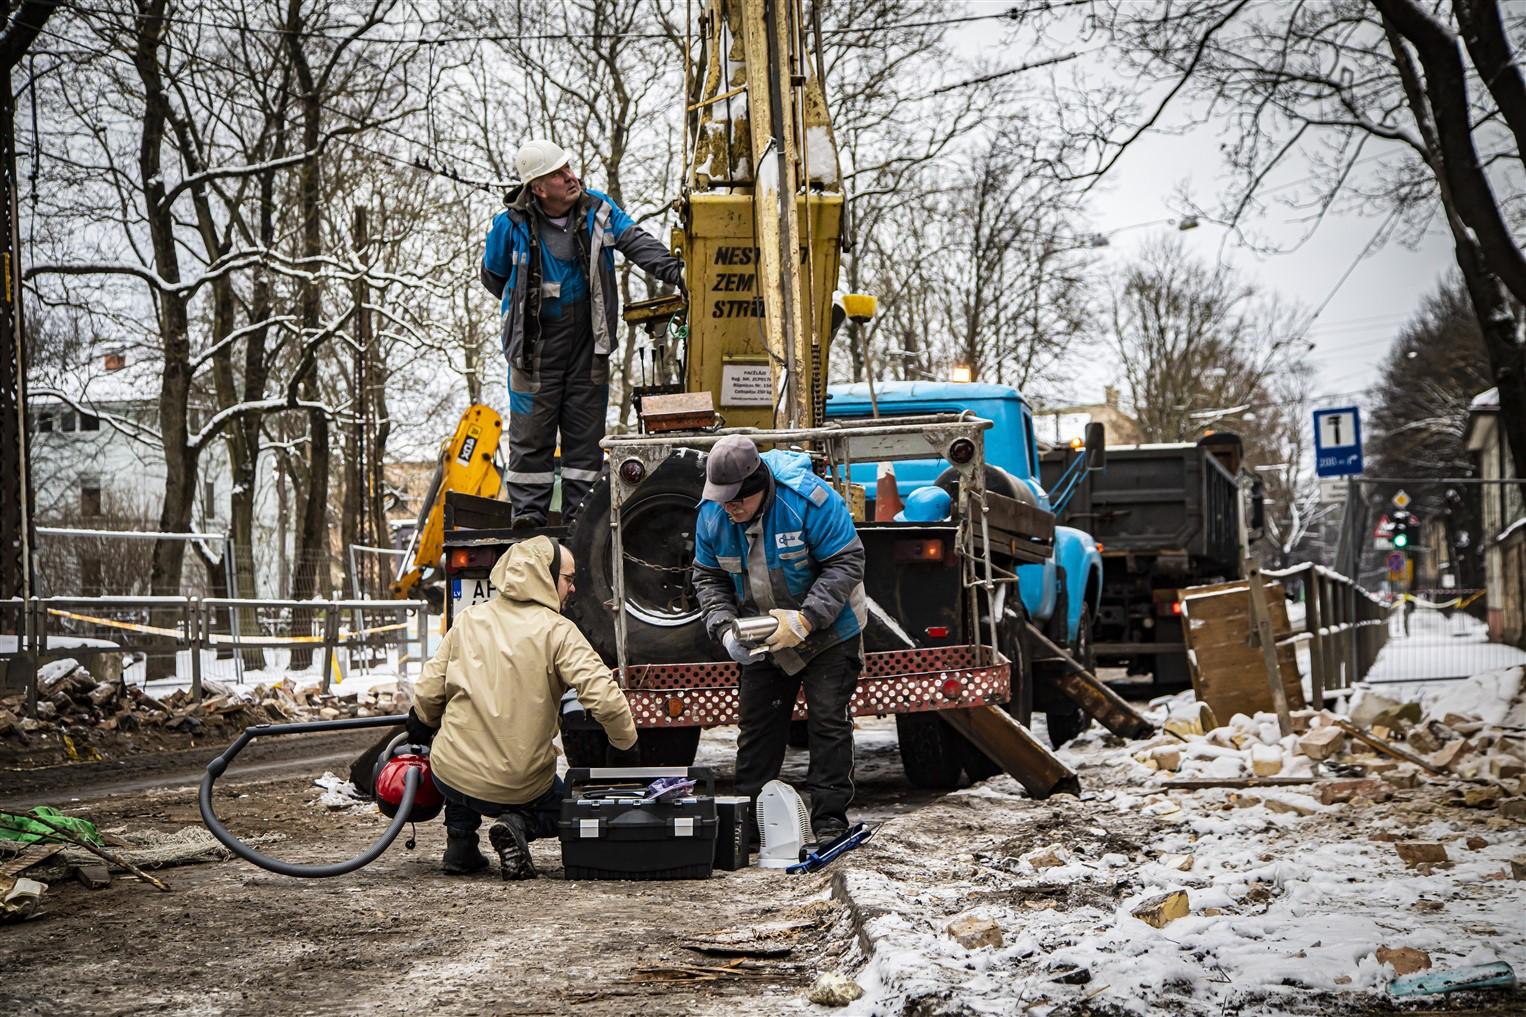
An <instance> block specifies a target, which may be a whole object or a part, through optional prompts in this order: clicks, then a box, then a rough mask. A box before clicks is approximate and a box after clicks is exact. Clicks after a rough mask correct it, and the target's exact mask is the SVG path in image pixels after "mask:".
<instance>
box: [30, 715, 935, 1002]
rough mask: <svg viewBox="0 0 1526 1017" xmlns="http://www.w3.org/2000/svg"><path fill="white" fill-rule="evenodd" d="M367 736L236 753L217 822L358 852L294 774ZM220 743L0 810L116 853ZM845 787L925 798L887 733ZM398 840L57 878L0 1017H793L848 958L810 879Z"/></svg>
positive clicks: (365, 813) (882, 728)
mask: <svg viewBox="0 0 1526 1017" xmlns="http://www.w3.org/2000/svg"><path fill="white" fill-rule="evenodd" d="M371 737H374V736H372V735H369V734H367V733H365V732H362V733H360V734H359V735H347V736H342V737H341V738H334V737H331V736H330V737H323V738H318V737H312V736H307V737H303V736H297V737H295V738H292V739H289V740H288V739H281V740H279V741H278V740H275V739H272V740H270V741H269V742H268V744H267V745H261V744H260V743H258V742H257V743H256V744H255V746H254V747H251V748H250V749H249V750H248V751H246V752H245V753H244V754H242V755H241V756H240V757H239V760H238V761H237V763H236V765H235V767H234V768H233V769H232V770H230V772H229V774H228V775H227V776H225V777H224V778H223V779H222V780H220V781H219V782H218V786H217V789H218V796H217V809H218V814H219V816H220V817H221V818H222V819H223V821H224V822H225V823H226V824H227V825H228V826H229V828H230V829H232V830H234V831H235V832H236V833H238V834H239V835H240V836H242V837H244V838H246V839H251V840H255V839H259V838H265V839H264V840H260V842H259V846H260V849H261V850H263V851H265V852H266V853H269V854H272V855H275V856H277V857H281V858H284V859H288V860H293V861H302V862H317V861H326V860H333V859H336V858H339V857H342V856H345V855H350V854H355V853H357V852H359V851H360V850H361V849H362V848H363V847H364V846H365V845H367V844H369V843H370V841H371V840H372V839H374V838H375V837H376V836H377V835H378V834H379V833H380V831H381V830H382V829H383V827H384V820H383V819H382V818H381V817H380V815H378V814H376V813H375V812H374V810H371V809H368V808H367V809H353V810H346V811H336V812H331V811H328V810H326V809H324V808H322V807H320V806H318V805H316V804H313V803H314V800H315V799H316V798H317V797H318V795H319V794H320V789H319V788H317V787H315V786H313V784H312V778H314V777H316V776H318V775H320V774H321V773H322V772H323V771H324V770H330V771H333V772H335V773H340V774H342V773H343V772H344V770H345V769H346V768H347V765H348V761H349V759H350V758H352V756H353V754H354V752H355V751H358V749H359V748H360V747H363V746H364V745H365V744H366V743H367V742H368V741H369V740H370V738H371ZM734 738H735V732H734V731H726V730H721V731H715V732H709V733H707V735H706V737H705V740H704V741H703V742H702V743H701V750H700V758H699V760H698V761H697V762H698V763H699V764H700V765H712V766H715V767H716V770H717V772H718V775H719V777H720V779H721V781H722V782H723V783H725V784H727V785H729V782H730V777H731V764H732V760H733V758H734V753H735V742H734ZM280 741H285V742H286V745H285V746H284V747H282V746H281V745H280V744H279V742H280ZM221 748H222V746H221V745H209V746H207V747H206V748H205V750H200V751H193V752H189V753H174V754H166V755H165V756H164V757H140V758H138V759H132V760H126V761H123V762H122V763H113V764H96V765H93V766H89V767H86V766H73V767H56V768H51V769H50V770H45V771H34V772H32V773H29V774H25V775H18V774H14V773H12V774H7V775H6V778H7V780H6V784H5V788H4V791H3V798H4V800H5V801H7V802H9V803H11V804H14V805H32V804H39V803H41V804H53V805H57V806H59V807H61V808H63V809H64V810H65V811H67V812H69V813H71V814H75V815H83V816H87V817H89V818H91V819H92V820H94V821H95V822H96V823H97V824H98V825H99V826H100V827H101V828H103V829H105V830H112V831H115V832H117V833H118V834H119V835H120V836H123V837H125V838H127V839H128V840H133V839H134V838H135V837H136V838H139V839H140V840H141V839H144V838H150V837H151V836H152V834H153V832H155V831H160V832H170V831H175V830H180V829H185V828H187V827H197V826H199V824H200V819H199V815H198V812H197V806H196V787H195V785H196V783H197V782H198V781H199V780H200V777H201V772H202V768H203V767H204V765H205V762H206V760H207V759H208V758H210V757H211V756H212V755H214V754H216V753H217V752H218V751H220V750H221ZM256 749H260V750H263V751H261V752H259V753H258V754H257V753H256ZM806 763H807V758H806V754H805V753H804V752H803V751H799V750H791V752H790V754H789V758H788V759H787V761H786V768H785V773H784V779H786V780H789V781H791V782H792V783H795V784H797V785H803V784H804V780H805V767H806ZM17 776H24V778H25V784H24V785H19V782H15V781H13V780H12V779H11V778H14V777H17ZM855 778H856V781H857V786H858V795H857V800H856V803H855V810H854V811H855V815H857V816H861V817H863V818H868V819H883V818H886V817H889V816H892V815H900V814H904V813H906V812H908V811H911V810H914V809H916V808H917V807H918V806H919V805H922V804H925V803H927V802H929V801H932V800H934V799H935V798H937V797H938V795H937V794H936V793H933V792H915V791H912V792H908V790H907V789H906V788H905V787H904V786H903V784H904V782H903V778H902V777H901V774H900V765H899V760H898V758H897V757H896V750H895V734H894V724H893V722H881V721H868V722H866V723H865V724H864V725H863V727H862V728H861V730H860V731H859V737H858V765H857V767H856V771H855ZM417 835H418V846H417V849H416V850H413V851H408V850H405V849H404V847H403V844H402V841H403V840H404V839H406V838H405V837H402V838H399V840H398V842H397V843H395V844H394V845H393V846H392V848H391V849H390V850H389V851H388V852H387V853H386V854H385V855H383V856H382V858H381V859H380V860H378V861H377V862H376V863H374V864H372V865H371V866H369V867H367V868H366V869H363V870H361V871H360V872H358V873H354V874H351V875H348V876H343V877H338V878H335V879H325V880H296V879H288V878H285V877H281V876H276V875H273V874H271V873H267V872H264V871H263V870H261V869H258V868H255V867H254V866H251V865H248V864H245V863H243V862H240V861H228V862H221V863H212V864H199V865H191V866H184V867H177V868H169V869H165V870H163V871H162V872H161V873H160V875H162V876H163V877H164V878H165V879H167V880H168V881H169V882H170V884H171V885H172V887H173V892H171V893H160V892H157V891H154V890H153V889H151V888H150V887H148V886H147V885H146V884H143V883H140V882H138V881H137V880H135V879H132V878H130V877H125V876H118V877H117V878H116V879H115V880H114V882H113V883H112V885H111V886H110V887H109V888H107V889H104V890H96V891H90V890H86V889H84V888H83V887H81V886H78V885H75V884H74V883H72V882H69V881H68V880H67V879H66V878H64V877H65V876H66V874H65V873H63V872H59V873H58V875H57V878H58V881H57V882H54V883H53V884H52V885H51V888H50V890H49V892H48V894H47V897H46V902H45V908H44V910H45V914H44V915H43V916H42V917H40V918H36V919H33V920H31V921H28V922H25V923H22V924H18V925H7V926H3V927H0V970H4V971H5V978H4V979H3V981H0V1010H3V1011H4V1012H6V1013H9V1014H39V1015H41V1014H47V1015H54V1014H64V1013H70V1014H91V1015H94V1014H102V1015H117V1014H123V1015H125V1014H170V1013H174V1014H224V1013H241V1014H243V1013H263V1014H331V1013H332V1014H340V1013H360V1012H367V1013H383V1014H387V1013H405V1012H407V1013H417V1012H421V1011H427V1012H434V1013H443V1014H463V1015H464V1014H482V1015H488V1014H493V1015H500V1014H501V1015H513V1014H588V1015H604V1014H610V1015H614V1014H622V1015H623V1014H631V1013H634V1012H637V1011H641V1010H648V1011H652V1012H660V1013H664V1014H720V1013H730V1012H733V1011H735V1010H736V1009H737V1007H738V1005H745V1006H748V1007H749V1008H751V1009H752V1010H753V1011H754V1012H757V1013H769V1014H775V1013H790V1012H809V1011H810V1010H812V1009H814V1008H813V1007H811V1006H810V1004H808V1003H806V1002H805V1000H804V991H805V989H806V988H807V987H808V986H809V985H810V983H811V981H812V980H813V979H814V978H815V976H816V974H817V973H818V972H820V971H823V970H830V969H834V968H835V967H836V966H837V960H838V958H839V957H840V956H841V955H842V954H843V952H844V951H847V950H851V949H854V945H853V944H854V942H855V941H854V938H853V935H852V932H851V929H850V928H849V926H848V923H847V922H846V920H845V918H844V912H843V910H842V908H841V907H840V905H838V904H836V903H834V902H833V901H831V900H830V894H829V892H828V885H829V880H830V874H827V875H810V876H786V875H784V874H782V873H778V872H771V871H764V870H760V869H757V868H753V869H749V870H745V871H742V872H736V873H720V872H718V873H716V875H715V877H714V878H712V879H710V880H707V881H691V882H671V883H636V882H579V883H568V882H565V881H563V880H562V879H561V878H560V875H561V871H560V865H561V862H560V850H559V847H558V845H557V844H556V842H555V841H537V842H535V843H534V844H533V845H532V853H533V855H534V858H535V863H536V865H537V867H538V868H539V869H540V870H541V873H542V876H543V878H541V879H539V880H536V881H534V882H529V883H503V882H501V881H499V879H498V878H497V876H496V873H495V872H492V871H490V872H489V873H486V874H483V875H479V876H471V877H447V876H444V875H442V874H440V872H439V857H440V853H441V851H442V850H443V848H444V830H443V828H442V827H441V825H440V824H439V822H438V821H436V822H432V823H429V824H426V825H423V826H420V827H418V828H417ZM484 847H486V844H485V840H484ZM33 875H34V876H35V875H37V873H36V871H35V870H34V872H33ZM707 944H708V947H707Z"/></svg>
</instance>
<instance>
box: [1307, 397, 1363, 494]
mask: <svg viewBox="0 0 1526 1017" xmlns="http://www.w3.org/2000/svg"><path fill="white" fill-rule="evenodd" d="M1314 472H1315V474H1317V475H1318V476H1321V477H1350V476H1354V475H1355V474H1358V473H1361V472H1362V417H1361V414H1360V412H1359V411H1358V410H1357V408H1356V407H1355V406H1342V407H1341V408H1339V409H1334V410H1315V411H1314Z"/></svg>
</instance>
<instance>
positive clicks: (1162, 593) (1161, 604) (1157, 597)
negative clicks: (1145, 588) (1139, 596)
mask: <svg viewBox="0 0 1526 1017" xmlns="http://www.w3.org/2000/svg"><path fill="white" fill-rule="evenodd" d="M1180 593H1181V591H1180V590H1156V591H1155V592H1154V593H1153V594H1151V598H1152V599H1153V600H1154V601H1155V613H1156V614H1158V615H1162V616H1165V615H1174V616H1176V617H1178V618H1179V617H1181V613H1182V602H1181V601H1180V600H1178V599H1177V597H1178V595H1179V594H1180Z"/></svg>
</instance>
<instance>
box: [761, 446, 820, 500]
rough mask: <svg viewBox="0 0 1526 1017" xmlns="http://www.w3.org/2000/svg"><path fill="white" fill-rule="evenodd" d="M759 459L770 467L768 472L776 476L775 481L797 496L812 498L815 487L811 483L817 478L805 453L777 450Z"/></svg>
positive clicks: (765, 453)
mask: <svg viewBox="0 0 1526 1017" xmlns="http://www.w3.org/2000/svg"><path fill="white" fill-rule="evenodd" d="M758 458H760V459H762V460H763V462H764V463H766V464H767V465H768V472H770V473H772V474H773V475H774V480H776V481H778V482H779V483H780V484H782V485H783V486H785V487H787V488H789V489H790V490H791V491H794V492H795V493H796V494H799V495H803V496H805V497H810V494H811V489H812V487H813V485H812V483H811V481H813V480H815V479H817V477H816V474H815V473H814V472H813V471H812V470H811V457H810V456H809V455H807V454H806V453H804V452H790V451H788V450H786V449H782V448H776V449H772V450H770V451H768V452H764V453H763V454H762V455H761V456H759V457H758Z"/></svg>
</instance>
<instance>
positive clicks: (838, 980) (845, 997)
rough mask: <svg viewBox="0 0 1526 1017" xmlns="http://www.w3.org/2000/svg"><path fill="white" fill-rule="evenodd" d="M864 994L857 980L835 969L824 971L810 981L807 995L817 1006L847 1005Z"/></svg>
mask: <svg viewBox="0 0 1526 1017" xmlns="http://www.w3.org/2000/svg"><path fill="white" fill-rule="evenodd" d="M863 994H864V990H863V989H861V988H859V985H858V983H857V982H855V981H854V980H853V979H851V978H849V977H848V976H847V975H840V974H838V973H837V972H835V971H824V972H822V973H821V974H820V975H817V976H816V981H814V982H812V983H811V991H810V994H809V996H808V997H807V998H808V999H810V1001H811V1002H812V1003H816V1004H818V1005H819V1006H847V1005H848V1004H849V1003H851V1002H853V1001H854V1000H855V999H858V998H859V997H860V996H862V995H863Z"/></svg>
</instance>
